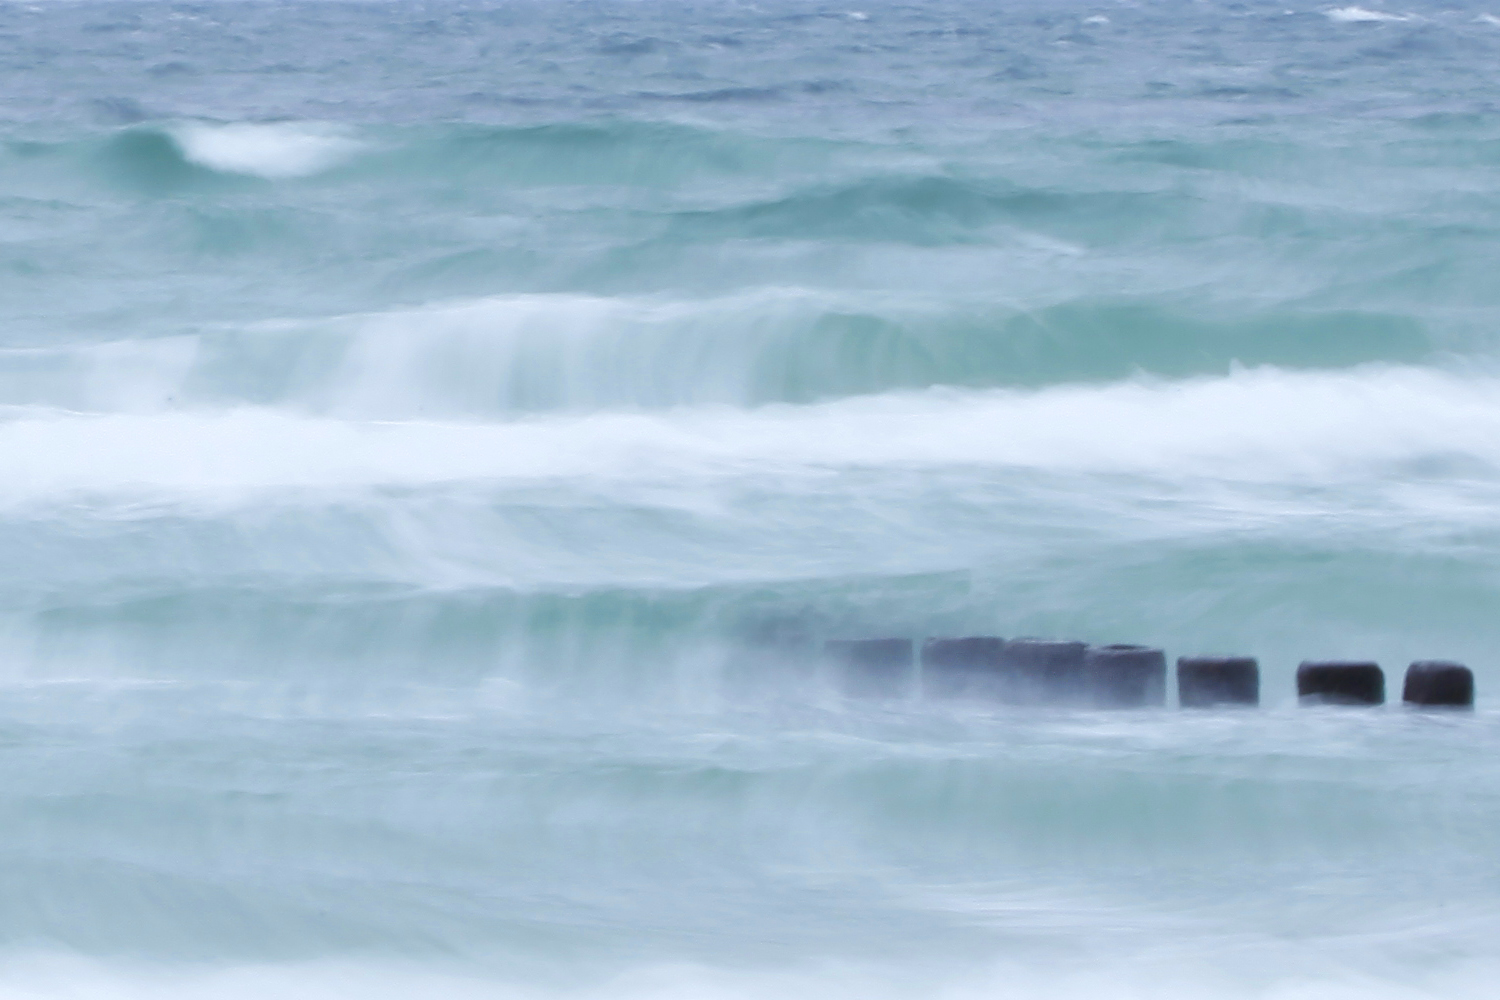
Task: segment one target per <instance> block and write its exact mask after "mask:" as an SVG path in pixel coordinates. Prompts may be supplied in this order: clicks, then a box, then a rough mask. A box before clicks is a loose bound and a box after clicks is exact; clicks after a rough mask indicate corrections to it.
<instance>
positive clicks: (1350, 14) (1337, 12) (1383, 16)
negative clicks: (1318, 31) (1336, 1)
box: [1326, 7, 1411, 24]
mask: <svg viewBox="0 0 1500 1000" xmlns="http://www.w3.org/2000/svg"><path fill="white" fill-rule="evenodd" d="M1326 13H1327V14H1328V17H1329V19H1330V20H1333V21H1339V22H1342V23H1344V24H1359V23H1371V22H1376V21H1410V20H1411V16H1410V15H1409V14H1388V13H1386V12H1385V11H1382V10H1369V9H1367V8H1365V7H1335V8H1334V9H1333V10H1330V11H1327V12H1326Z"/></svg>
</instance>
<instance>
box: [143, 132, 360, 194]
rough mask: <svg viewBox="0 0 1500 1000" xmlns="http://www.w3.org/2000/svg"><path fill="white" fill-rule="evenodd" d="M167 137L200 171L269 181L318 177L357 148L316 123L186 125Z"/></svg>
mask: <svg viewBox="0 0 1500 1000" xmlns="http://www.w3.org/2000/svg"><path fill="white" fill-rule="evenodd" d="M172 138H173V140H174V141H175V142H176V143H177V145H178V147H179V148H180V149H181V150H182V155H183V156H184V157H185V158H187V159H188V160H189V161H191V162H193V163H196V164H198V165H199V166H201V167H208V168H209V169H210V170H219V171H223V172H225V173H231V174H251V175H254V176H256V177H264V178H266V179H268V180H282V179H285V178H290V177H307V176H310V175H312V174H316V173H320V172H322V171H324V170H327V169H328V168H330V167H333V166H336V165H338V164H339V163H342V162H344V161H345V160H347V159H348V158H349V157H351V156H353V155H354V154H355V153H357V152H358V151H359V149H360V148H361V144H360V142H359V141H358V140H357V139H355V138H353V137H352V136H350V135H349V134H348V133H347V132H345V131H344V130H342V129H339V128H337V127H335V126H332V125H324V124H319V123H315V122H275V123H266V124H255V123H249V122H239V123H232V124H225V125H211V124H207V123H204V122H191V123H186V124H182V125H179V126H177V127H176V128H174V129H173V130H172Z"/></svg>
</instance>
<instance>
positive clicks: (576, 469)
mask: <svg viewBox="0 0 1500 1000" xmlns="http://www.w3.org/2000/svg"><path fill="white" fill-rule="evenodd" d="M11 416H12V418H11V419H10V420H8V421H7V422H5V423H3V424H0V453H3V454H5V455H6V458H7V471H6V476H5V479H4V482H3V483H0V496H3V497H4V498H6V499H8V500H10V501H12V502H16V501H24V500H28V499H35V498H40V497H44V496H51V495H58V494H65V493H69V492H73V491H86V492H93V491H103V492H105V493H108V492H111V491H117V490H127V491H133V490H146V491H165V492H167V493H174V494H175V493H186V494H205V495H212V494H216V493H234V492H237V491H244V490H252V491H253V490H260V489H267V488H269V489H317V488H339V487H349V486H379V485H405V486H415V485H419V484H424V483H441V482H456V481H488V480H531V479H544V478H553V477H563V478H573V477H581V478H587V479H605V480H609V479H640V478H643V477H644V478H661V477H666V478H671V477H677V476H683V475H693V476H702V475H707V476H739V475H759V474H765V473H776V472H788V473H790V472H799V471H813V470H826V469H831V468H879V467H943V466H974V465H980V466H983V465H991V466H1003V467H1024V468H1035V469H1046V470H1060V471H1078V472H1090V471H1100V472H1116V473H1139V474H1146V475H1159V476H1162V477H1167V478H1177V477H1184V476H1186V477H1194V476H1197V477H1204V476H1206V477H1223V478H1226V479H1230V480H1238V481H1303V480H1308V481H1313V480H1316V481H1331V480H1335V479H1347V478H1349V477H1355V478H1359V477H1366V476H1370V475H1382V476H1383V475H1385V474H1386V473H1387V471H1388V470H1389V469H1390V468H1391V467H1392V466H1393V465H1396V464H1400V463H1412V462H1422V461H1424V460H1431V459H1439V460H1443V461H1449V460H1452V459H1455V458H1456V459H1460V460H1462V461H1464V462H1466V463H1468V464H1469V465H1471V466H1474V467H1482V468H1485V469H1490V470H1500V380H1497V379H1495V378H1492V377H1483V376H1460V375H1454V374H1448V373H1443V372H1439V371H1434V370H1428V369H1420V368H1380V367H1376V368H1370V369H1365V370H1353V371H1345V372H1337V373H1288V372H1283V371H1279V370H1270V369H1267V370H1251V371H1242V372H1238V373H1236V374H1234V375H1232V376H1230V377H1227V378H1218V379H1195V380H1187V381H1183V382H1155V381H1136V382H1127V383H1120V384H1115V385H1111V386H1104V387H1087V386H1071V387H1061V388H1052V389H1046V390H1040V391H1028V392H1020V391H986V392H957V391H932V392H926V393H898V394H889V395H885V396H877V397H859V398H851V399H844V400H840V401H837V402H831V403H826V404H820V405H814V406H788V405H778V406H769V407H764V408H760V409H756V410H740V409H731V408H717V407H708V408H684V409H677V410H668V411H662V412H657V413H650V414H646V413H598V414H592V415H587V416H567V417H550V418H545V419H531V420H520V421H515V422H509V423H446V422H424V421H409V422H382V421H345V420H336V419H329V418H321V417H307V416H301V415H296V414H292V413H288V412H284V411H276V410H267V409H243V410H239V411H230V412H221V413H213V414H207V413H181V412H179V413H164V414H154V415H149V414H136V415H131V414H113V415H80V414H70V413H63V412H57V411H35V410H25V409H22V410H15V411H12V414H11Z"/></svg>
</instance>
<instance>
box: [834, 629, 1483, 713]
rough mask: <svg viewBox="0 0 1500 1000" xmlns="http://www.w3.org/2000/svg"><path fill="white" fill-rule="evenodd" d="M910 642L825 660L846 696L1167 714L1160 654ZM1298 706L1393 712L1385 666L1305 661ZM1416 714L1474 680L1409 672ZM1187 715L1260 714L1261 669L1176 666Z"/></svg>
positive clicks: (1455, 696) (881, 642)
mask: <svg viewBox="0 0 1500 1000" xmlns="http://www.w3.org/2000/svg"><path fill="white" fill-rule="evenodd" d="M913 645H914V644H913V643H912V640H910V639H836V640H831V641H829V642H828V643H827V644H826V647H825V652H826V653H827V655H828V657H829V659H830V660H831V661H832V662H833V663H834V664H835V667H836V670H837V674H838V679H839V684H840V687H841V688H842V689H843V691H844V692H845V693H846V694H849V695H853V696H856V697H876V698H899V697H908V696H910V695H911V694H913V693H918V692H920V693H921V694H922V695H923V696H925V697H929V698H971V699H985V700H992V701H998V702H1003V703H1007V704H1019V705H1044V704H1051V705H1059V704H1060V705H1089V706H1094V707H1099V708H1131V707H1145V706H1152V705H1165V704H1166V692H1167V657H1166V654H1165V653H1164V652H1162V650H1160V649H1157V648H1155V647H1152V646H1133V645H1109V646H1091V645H1089V644H1088V643H1083V642H1067V641H1060V640H1053V639H1011V640H1009V641H1006V640H1004V639H1000V638H996V637H994V636H969V637H966V638H961V639H928V640H926V641H925V642H923V643H922V647H921V650H920V655H916V653H915V651H914V649H913ZM1297 696H1298V698H1300V699H1303V700H1306V701H1320V702H1329V703H1335V704H1345V705H1380V704H1383V703H1384V702H1385V673H1384V672H1383V671H1382V670H1381V669H1380V666H1379V664H1376V663H1370V662H1364V661H1353V660H1307V661H1304V662H1303V663H1302V664H1301V665H1300V666H1299V667H1298V668H1297ZM1401 697H1402V700H1403V701H1405V702H1407V703H1408V704H1412V705H1418V706H1434V707H1438V706H1441V707H1456V708H1467V707H1471V706H1472V705H1473V704H1474V674H1473V672H1472V671H1471V670H1469V668H1468V667H1466V666H1464V665H1463V664H1461V663H1452V662H1449V661H1447V660H1419V661H1417V662H1416V663H1413V664H1412V665H1411V666H1410V667H1409V668H1408V669H1407V671H1406V682H1405V684H1404V685H1403V688H1402V694H1401ZM1177 701H1178V704H1179V705H1181V706H1182V707H1183V708H1212V707H1215V706H1220V705H1258V704H1260V664H1259V663H1258V662H1257V661H1256V660H1255V659H1254V658H1252V657H1248V656H1183V657H1179V658H1178V660H1177Z"/></svg>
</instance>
